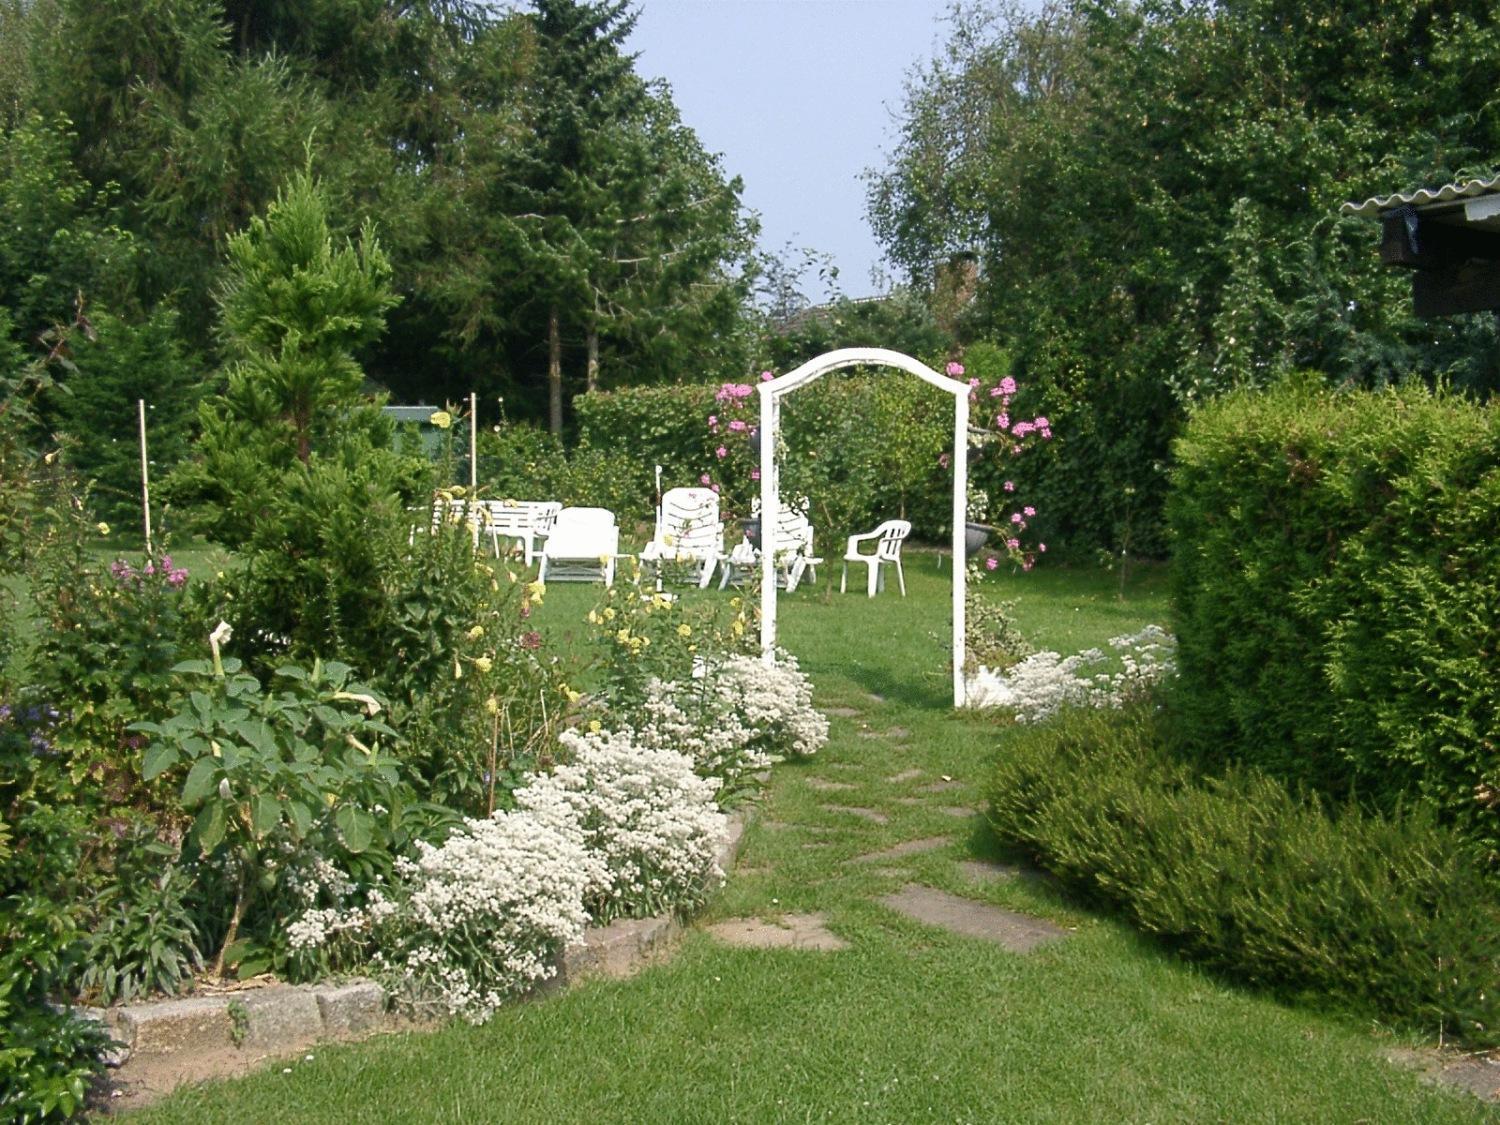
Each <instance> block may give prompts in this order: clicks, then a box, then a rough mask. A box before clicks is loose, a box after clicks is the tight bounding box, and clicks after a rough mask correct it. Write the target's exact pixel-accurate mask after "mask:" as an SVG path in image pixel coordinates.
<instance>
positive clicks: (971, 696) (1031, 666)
mask: <svg viewBox="0 0 1500 1125" xmlns="http://www.w3.org/2000/svg"><path fill="white" fill-rule="evenodd" d="M1109 646H1110V648H1112V649H1114V650H1115V653H1116V655H1117V656H1118V659H1119V666H1120V670H1119V671H1117V672H1099V673H1096V674H1093V675H1083V674H1080V673H1081V672H1082V671H1083V670H1084V669H1087V668H1094V667H1097V666H1098V665H1100V664H1102V663H1104V661H1105V659H1106V657H1105V654H1104V652H1103V651H1102V650H1100V649H1097V648H1091V649H1086V650H1084V651H1083V652H1080V653H1077V654H1075V655H1073V656H1066V657H1065V656H1062V655H1060V654H1059V653H1056V652H1035V653H1032V654H1031V655H1030V656H1028V657H1026V658H1025V659H1024V660H1022V661H1020V662H1019V663H1017V664H1015V665H1014V666H1012V667H1011V669H1010V670H1009V672H1007V673H999V672H991V671H990V670H989V669H988V668H980V669H979V670H978V672H977V673H975V674H974V675H973V676H971V677H969V679H968V681H967V684H966V687H967V692H966V694H967V697H968V701H969V705H970V706H971V707H1003V708H1007V709H1009V710H1011V711H1014V712H1015V716H1016V721H1017V722H1020V723H1039V722H1042V721H1043V720H1046V719H1049V718H1051V717H1052V716H1053V715H1055V714H1057V712H1058V711H1060V710H1062V709H1063V708H1064V707H1123V706H1124V705H1125V704H1126V703H1128V702H1130V701H1131V700H1134V699H1138V698H1140V697H1141V696H1142V695H1144V694H1145V693H1146V692H1147V691H1149V690H1150V689H1151V688H1152V687H1154V686H1155V685H1156V684H1159V683H1161V682H1162V681H1163V680H1165V679H1167V678H1168V677H1170V676H1173V675H1175V674H1176V672H1177V641H1176V639H1175V638H1174V637H1173V636H1172V635H1171V634H1170V633H1168V632H1167V631H1166V630H1165V629H1163V628H1161V627H1160V626H1159V625H1147V626H1146V627H1145V628H1144V629H1142V630H1141V631H1140V632H1139V633H1135V634H1131V635H1126V636H1119V637H1111V638H1110V640H1109Z"/></svg>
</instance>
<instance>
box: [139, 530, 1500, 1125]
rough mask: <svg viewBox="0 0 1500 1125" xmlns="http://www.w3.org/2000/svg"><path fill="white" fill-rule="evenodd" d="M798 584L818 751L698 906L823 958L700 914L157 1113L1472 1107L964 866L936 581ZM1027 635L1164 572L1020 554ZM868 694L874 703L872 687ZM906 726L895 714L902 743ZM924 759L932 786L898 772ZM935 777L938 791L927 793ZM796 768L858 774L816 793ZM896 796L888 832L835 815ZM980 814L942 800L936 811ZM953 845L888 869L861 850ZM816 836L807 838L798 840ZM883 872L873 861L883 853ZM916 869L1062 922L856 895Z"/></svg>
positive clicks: (975, 741) (958, 725)
mask: <svg viewBox="0 0 1500 1125" xmlns="http://www.w3.org/2000/svg"><path fill="white" fill-rule="evenodd" d="M833 577H834V591H833V593H832V595H831V596H826V595H825V591H824V589H823V588H821V587H820V588H816V589H804V590H801V591H799V592H798V593H797V594H795V595H793V596H791V597H785V598H783V599H782V602H781V612H782V627H783V628H782V638H783V640H784V642H785V643H786V645H787V646H788V647H789V648H790V649H791V650H792V651H793V652H795V653H797V655H798V656H799V658H800V660H801V661H802V665H803V667H804V669H806V670H807V671H808V672H809V674H810V675H811V676H812V677H813V681H814V684H815V687H816V698H817V700H818V702H819V703H820V704H821V705H824V706H840V707H848V708H853V709H857V711H858V714H856V715H854V716H836V717H834V718H833V719H832V736H831V739H830V742H829V745H828V746H827V748H826V749H825V750H824V752H822V753H821V754H819V755H818V756H817V757H816V758H815V759H813V760H811V761H808V762H799V763H790V764H785V765H782V766H779V767H777V768H776V770H775V772H774V775H773V778H772V781H771V784H770V786H769V788H768V789H767V791H766V793H765V795H764V797H763V799H762V801H761V803H760V807H759V808H758V810H757V812H756V819H755V821H754V822H753V823H752V825H751V827H750V829H749V831H748V832H747V834H746V838H745V842H744V847H743V850H742V852H741V856H740V860H739V867H738V869H737V871H736V873H735V874H734V875H732V876H731V878H730V880H729V883H728V885H727V886H726V887H725V889H724V890H723V892H722V893H721V894H720V895H719V896H718V897H717V898H716V899H715V901H714V902H713V903H712V904H711V905H710V907H709V909H708V910H707V911H706V912H705V914H704V915H703V918H702V920H703V921H713V920H716V919H721V918H726V917H732V916H740V915H751V914H753V915H760V916H764V917H774V916H776V915H777V914H778V913H780V912H784V911H786V912H793V911H795V912H800V911H815V910H816V911H821V912H823V913H825V914H826V915H827V916H828V918H829V921H830V925H831V928H832V929H833V930H834V931H835V932H836V933H838V934H839V935H840V936H841V937H843V938H845V939H846V940H847V941H848V942H850V943H851V948H849V949H848V950H846V951H843V952H839V953H833V954H819V953H812V952H798V951H752V950H741V949H732V948H728V947H725V946H723V945H721V944H719V943H717V942H716V941H715V940H713V939H712V938H710V937H709V936H708V935H706V934H704V933H702V932H701V931H698V932H693V933H690V934H689V935H688V937H687V940H686V941H685V943H684V945H683V947H682V949H681V950H680V952H679V953H678V955H677V956H676V957H675V958H674V959H673V960H671V961H670V962H669V963H667V964H665V965H661V966H658V967H655V968H652V969H649V970H647V971H645V972H642V973H641V974H639V975H638V976H637V977H635V978H634V979H632V980H630V981H625V982H594V983H589V984H586V985H583V986H582V987H579V988H577V989H574V990H572V991H570V992H568V993H566V994H557V995H549V996H546V997H543V998H540V999H537V1000H535V1001H532V1002H528V1003H522V1004H518V1005H515V1006H513V1007H511V1008H508V1009H505V1010H503V1011H502V1012H500V1013H499V1014H498V1015H497V1016H496V1017H495V1018H494V1019H493V1020H492V1021H491V1022H490V1023H489V1024H488V1025H486V1026H484V1027H481V1028H471V1027H467V1026H453V1027H448V1028H445V1029H443V1030H440V1031H437V1032H435V1033H431V1034H410V1035H394V1036H387V1037H384V1038H380V1039H377V1040H373V1041H371V1042H368V1043H365V1044H362V1045H353V1046H328V1047H321V1048H319V1049H317V1050H315V1051H314V1052H313V1055H314V1059H313V1061H311V1062H306V1061H303V1062H296V1063H293V1064H291V1071H292V1072H291V1073H290V1074H283V1073H281V1067H280V1066H276V1067H273V1068H271V1069H270V1070H269V1071H267V1072H265V1073H263V1074H261V1075H258V1076H253V1077H250V1078H247V1079H244V1080H240V1081H236V1082H227V1083H220V1084H214V1085H210V1086H206V1087H203V1088H199V1089H194V1090H189V1091H183V1092H181V1093H179V1094H177V1095H175V1096H174V1097H172V1098H170V1099H169V1100H167V1101H166V1102H164V1103H163V1104H161V1105H160V1106H158V1107H157V1108H155V1109H154V1110H152V1111H148V1112H147V1113H145V1114H144V1115H143V1116H142V1118H141V1119H142V1120H144V1121H150V1122H176V1121H181V1122H200V1121H205V1120H241V1121H275V1120H281V1121H298V1122H303V1121H309V1122H315V1121H330V1122H339V1123H340V1125H342V1123H343V1122H346V1121H347V1120H349V1119H350V1118H351V1116H353V1117H355V1118H357V1119H359V1120H371V1121H374V1120H379V1121H391V1122H405V1121H411V1122H432V1121H442V1122H446V1121H453V1122H460V1121H463V1122H467V1121H516V1122H533V1121H535V1122H549V1123H550V1122H571V1121H580V1122H582V1121H591V1122H597V1121H605V1122H725V1121H744V1122H781V1121H786V1122H792V1121H825V1120H827V1121H860V1122H865V1121H868V1122H925V1121H944V1122H961V1121H975V1122H979V1121H984V1122H991V1121H1007V1122H1008V1121H1068V1122H1076V1121H1115V1120H1124V1121H1193V1122H1197V1121H1205V1120H1210V1121H1211V1120H1233V1121H1298V1122H1301V1121H1308V1122H1314V1121H1316V1122H1323V1121H1351V1122H1352V1121H1380V1122H1396V1121H1400V1122H1408V1121H1410V1122H1417V1121H1422V1122H1426V1121H1478V1120H1484V1119H1486V1112H1485V1109H1484V1107H1482V1106H1481V1105H1480V1104H1479V1103H1478V1102H1477V1101H1474V1100H1473V1099H1470V1098H1467V1097H1465V1096H1460V1095H1456V1094H1452V1093H1450V1092H1447V1091H1443V1090H1437V1089H1434V1088H1431V1087H1427V1086H1423V1085H1421V1084H1419V1082H1418V1081H1417V1079H1416V1078H1415V1077H1414V1076H1413V1075H1411V1074H1410V1073H1408V1072H1406V1071H1403V1070H1400V1069H1398V1068H1396V1067H1395V1066H1393V1065H1391V1064H1390V1063H1388V1062H1387V1061H1385V1059H1384V1058H1383V1057H1382V1050H1383V1049H1384V1048H1386V1047H1389V1046H1391V1045H1394V1043H1395V1040H1394V1039H1393V1038H1392V1037H1390V1036H1389V1035H1387V1034H1385V1033H1383V1032H1381V1031H1380V1029H1377V1028H1370V1027H1366V1026H1360V1025H1358V1024H1356V1023H1354V1022H1352V1021H1350V1020H1347V1019H1342V1018H1340V1017H1338V1016H1336V1015H1329V1014H1320V1013H1316V1012H1310V1011H1306V1010H1298V1009H1292V1008H1288V1007H1285V1006H1283V1005H1281V1004H1278V1003H1276V1002H1273V1001H1272V1000H1270V999H1268V998H1266V997H1264V996H1260V995H1257V994H1255V993H1253V992H1248V991H1245V990H1242V989H1239V988H1236V987H1232V986H1230V985H1227V984H1225V983H1223V982H1221V981H1218V980H1216V979H1214V978H1213V977H1211V976H1209V975H1206V974H1205V973H1203V972H1201V971H1199V970H1197V969H1194V968H1192V967H1189V966H1186V965H1183V964H1181V963H1179V962H1177V961H1175V960H1173V959H1172V958H1171V957H1169V956H1168V955H1166V954H1164V953H1161V952H1159V951H1158V950H1157V949H1155V948H1154V947H1152V946H1151V945H1150V944H1149V943H1147V942H1145V941H1143V940H1141V939H1140V938H1138V937H1136V936H1135V935H1134V934H1133V933H1131V932H1130V931H1129V930H1128V929H1126V928H1125V927H1124V926H1122V925H1120V924H1118V923H1116V922H1114V921H1113V920H1111V919H1109V918H1107V917H1102V916H1098V915H1095V914H1091V913H1089V912H1088V911H1086V910H1083V909H1081V908H1080V907H1079V906H1078V905H1076V904H1075V903H1073V902H1070V901H1069V900H1068V899H1067V898H1065V897H1063V896H1062V894H1061V893H1060V892H1058V891H1057V890H1055V889H1054V888H1053V887H1052V886H1051V885H1050V884H1049V883H1048V882H1047V881H1045V880H1040V879H1026V878H1023V879H1014V880H1008V881H991V882H987V883H975V882H972V881H970V880H969V879H967V878H966V877H965V876H964V875H963V874H962V873H961V871H960V870H959V868H958V867H957V861H959V860H962V859H965V858H974V857H995V856H996V855H997V850H996V844H995V842H994V841H993V839H992V838H991V837H990V836H989V834H988V831H987V829H986V828H985V826H984V822H983V820H982V818H981V817H980V816H979V815H978V813H977V809H978V806H979V800H980V791H981V786H982V783H983V780H984V777H985V775H986V773H987V772H988V763H989V762H990V761H991V760H992V758H993V756H994V755H995V754H996V753H997V752H998V753H1004V747H1005V742H1006V739H1007V737H1008V734H1007V728H1006V727H1005V725H1004V724H1003V723H1002V722H1001V721H999V720H998V719H996V718H994V717H993V716H987V715H956V714H954V713H953V712H952V711H951V709H950V708H949V707H948V702H949V694H948V693H949V690H950V688H949V680H948V676H947V672H946V667H945V661H946V657H947V652H946V646H947V626H946V618H947V613H946V606H947V604H948V603H947V596H948V587H947V582H946V577H945V572H940V571H939V570H938V569H937V567H936V565H935V564H934V560H933V559H932V558H931V557H930V556H929V557H927V558H925V559H924V558H922V557H920V556H915V557H914V558H913V560H912V563H911V564H910V569H909V572H908V587H909V590H910V596H909V597H908V598H906V599H905V600H902V599H901V598H899V597H897V596H896V595H895V593H894V591H892V592H890V593H887V594H886V595H883V596H882V597H880V598H877V599H875V600H873V601H871V600H869V599H867V598H865V597H864V596H863V595H855V594H850V595H846V596H842V597H841V596H840V595H839V594H838V593H837V588H836V584H837V573H836V572H835V573H834V576H833ZM995 586H996V587H997V588H998V592H1000V593H1002V594H1003V596H1005V597H1018V598H1020V599H1021V604H1020V606H1019V609H1018V612H1019V614H1020V617H1021V620H1022V623H1023V625H1024V626H1025V627H1026V629H1027V631H1028V633H1029V634H1031V635H1032V637H1033V638H1034V640H1035V642H1036V643H1038V644H1040V645H1044V646H1050V647H1055V648H1059V649H1062V650H1065V651H1067V650H1072V649H1076V648H1078V647H1082V646H1085V645H1089V644H1097V643H1099V642H1101V641H1102V640H1104V639H1105V638H1107V637H1109V636H1111V635H1114V634H1115V633H1118V632H1121V631H1125V630H1128V629H1134V628H1138V627H1139V626H1140V625H1142V624H1145V623H1147V622H1150V621H1163V620H1164V615H1165V599H1164V586H1163V575H1162V573H1161V572H1160V571H1156V570H1148V571H1145V572H1142V573H1140V574H1138V575H1137V577H1136V578H1135V579H1134V580H1133V581H1132V583H1131V584H1130V585H1129V586H1128V587H1127V588H1126V591H1125V596H1124V598H1123V599H1122V598H1121V597H1119V596H1118V579H1117V578H1116V577H1115V576H1112V575H1107V574H1094V573H1089V572H1064V571H1053V572H1049V571H1038V572H1035V573H1033V574H1031V575H1026V576H1015V577H1013V578H1012V577H1003V578H1001V579H1000V580H999V581H997V582H996V583H995ZM596 595H597V590H594V589H590V588H587V587H562V586H555V587H553V588H552V589H550V590H549V591H548V596H547V599H546V605H545V606H544V607H543V609H542V610H541V611H540V612H539V614H538V620H539V622H540V624H541V627H543V628H544V629H545V630H546V631H547V632H548V635H549V637H550V638H551V639H552V640H553V641H554V642H555V643H557V644H559V645H563V646H565V647H566V646H567V645H568V644H569V643H570V642H568V641H567V640H566V637H567V636H568V635H570V634H572V635H574V636H576V635H577V634H578V633H579V632H581V631H580V630H577V629H576V628H575V627H574V626H573V624H572V623H573V622H575V621H577V620H578V618H579V617H580V616H581V615H582V614H583V613H584V612H586V609H587V607H588V606H589V605H590V604H591V603H592V602H593V600H594V597H595V596H596ZM877 697H878V698H877ZM902 732H905V733H904V734H903V733H902ZM908 769H918V770H921V771H922V775H923V776H922V778H921V779H920V780H916V781H908V782H905V783H898V782H893V781H891V780H889V779H890V778H891V777H893V776H894V775H896V774H897V773H899V772H900V771H903V770H908ZM943 775H947V776H949V777H952V778H953V779H954V780H955V781H956V782H957V787H956V788H953V789H951V790H948V791H943V792H939V793H928V792H923V791H922V790H921V788H920V787H921V786H923V785H924V784H926V783H928V782H933V781H936V780H937V779H938V778H940V777H942V776H943ZM810 778H822V779H825V780H838V781H841V782H845V783H849V784H853V785H854V786H856V788H854V789H852V790H849V791H847V792H839V793H837V794H829V793H826V792H820V791H818V790H815V789H814V788H813V787H811V786H810V785H809V784H808V780H809V779H810ZM830 804H837V805H863V806H867V807H871V808H878V809H881V810H883V811H885V812H886V813H887V814H888V815H889V816H890V818H891V820H890V823H889V824H886V825H877V824H872V823H867V822H865V821H862V820H859V819H858V818H855V817H852V816H850V815H848V814H846V813H839V812H835V811H831V810H829V809H827V808H825V807H824V806H826V805H830ZM951 806H962V807H966V808H969V809H973V810H976V811H975V813H974V814H973V815H971V816H969V817H967V818H963V819H959V818H956V817H954V816H951V815H949V814H948V813H947V812H945V811H944V809H945V808H946V807H951ZM938 835H941V836H946V837H948V843H947V844H946V845H945V846H944V847H942V848H941V849H939V850H937V851H933V852H928V853H924V854H919V855H913V856H909V857H907V858H905V859H902V860H897V861H892V862H891V863H889V864H884V865H869V864H852V863H850V862H849V861H850V860H852V859H853V858H854V857H855V856H857V855H860V854H862V853H866V852H869V851H873V850H876V849H880V848H884V847H887V846H889V845H892V844H895V843H897V842H900V841H902V840H910V839H915V838H919V837H925V836H938ZM808 845H815V846H811V847H810V846H808ZM876 867H880V868H892V869H894V870H891V871H889V872H885V871H881V870H875V869H872V868H876ZM909 881H919V882H923V883H926V884H929V885H931V886H935V887H939V888H942V889H945V890H949V891H952V892H954V893H959V894H964V895H968V896H970V897H972V898H976V899H980V900H983V901H986V902H991V903H995V904H998V905H1002V906H1007V907H1010V908H1013V909H1018V910H1024V911H1027V912H1030V913H1033V914H1037V915H1041V916H1045V917H1047V918H1050V919H1052V920H1054V921H1056V922H1058V923H1061V924H1063V925H1065V926H1069V927H1074V928H1075V929H1076V932H1075V933H1074V934H1073V935H1072V936H1071V937H1070V938H1068V939H1067V940H1066V941H1061V942H1057V943H1054V944H1052V945H1050V946H1045V947H1043V948H1042V949H1040V950H1037V951H1036V952H1033V953H1031V954H1029V955H1025V956H1020V955H1015V954H1010V953H1006V952H1002V951H1000V950H998V949H996V948H995V947H993V946H990V945H987V944H984V943H981V942H977V941H972V940H968V939H964V938H959V937H954V936H950V935H948V934H946V933H945V932H943V931H940V930H936V929H931V928H928V927H925V926H922V925H919V924H917V923H915V922H911V921H908V920H907V919H905V918H903V917H901V916H899V915H896V914H894V913H891V912H890V911H888V910H886V909H885V908H883V907H882V906H880V905H879V904H878V902H876V901H875V899H876V898H877V897H878V896H879V895H881V894H883V893H887V892H889V891H891V890H894V889H896V888H898V887H899V886H901V885H902V884H903V883H905V882H909Z"/></svg>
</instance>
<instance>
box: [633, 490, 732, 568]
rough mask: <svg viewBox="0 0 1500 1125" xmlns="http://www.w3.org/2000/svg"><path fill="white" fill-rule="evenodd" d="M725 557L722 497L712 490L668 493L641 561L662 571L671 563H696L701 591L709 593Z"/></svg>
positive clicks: (663, 496)
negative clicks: (709, 585)
mask: <svg viewBox="0 0 1500 1125" xmlns="http://www.w3.org/2000/svg"><path fill="white" fill-rule="evenodd" d="M723 557H724V525H723V524H722V523H720V522H719V494H718V493H717V492H715V491H714V490H713V489H711V488H669V489H667V491H666V492H665V493H663V494H662V498H661V507H660V508H658V509H657V510H656V530H655V532H654V533H653V534H652V536H651V542H649V543H647V544H646V546H645V547H644V548H642V549H641V561H642V562H647V563H652V564H654V565H655V566H656V567H657V568H658V569H660V567H661V565H662V564H663V563H667V562H673V561H676V562H687V563H693V564H695V565H696V566H697V567H698V573H697V579H698V587H699V589H707V588H708V584H709V582H710V581H711V580H712V579H713V576H714V568H715V567H716V566H718V565H719V560H720V559H722V558H723Z"/></svg>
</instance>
